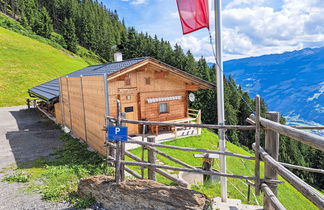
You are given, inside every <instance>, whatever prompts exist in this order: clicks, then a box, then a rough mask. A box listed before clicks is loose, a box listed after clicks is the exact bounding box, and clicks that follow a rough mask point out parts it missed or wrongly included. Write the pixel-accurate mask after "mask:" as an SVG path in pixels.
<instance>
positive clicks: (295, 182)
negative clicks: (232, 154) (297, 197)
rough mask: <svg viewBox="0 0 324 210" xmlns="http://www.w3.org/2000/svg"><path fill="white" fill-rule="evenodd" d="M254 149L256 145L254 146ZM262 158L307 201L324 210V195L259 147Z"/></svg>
mask: <svg viewBox="0 0 324 210" xmlns="http://www.w3.org/2000/svg"><path fill="white" fill-rule="evenodd" d="M253 149H256V145H255V144H253ZM259 151H260V156H261V158H262V160H263V161H264V162H266V163H267V164H269V165H270V167H272V169H273V170H276V171H277V172H278V173H279V174H280V175H281V176H282V177H283V178H284V179H285V180H287V181H288V182H289V183H290V184H291V185H292V186H294V187H295V188H296V189H297V190H298V191H299V192H301V193H302V194H303V195H304V196H305V197H306V198H307V199H309V200H310V201H311V202H313V203H314V204H315V205H316V206H317V207H319V208H324V195H323V194H321V193H320V192H318V191H317V190H315V189H314V188H313V187H311V186H310V185H308V184H307V183H306V182H304V181H303V180H301V179H300V178H299V177H298V176H296V175H295V174H293V173H292V172H291V171H289V170H288V169H286V168H285V167H284V166H282V165H281V164H280V163H279V162H278V161H276V160H275V159H273V158H272V157H271V156H270V155H269V154H268V153H267V152H265V151H264V149H263V148H262V147H259Z"/></svg>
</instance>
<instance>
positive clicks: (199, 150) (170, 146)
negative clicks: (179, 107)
mask: <svg viewBox="0 0 324 210" xmlns="http://www.w3.org/2000/svg"><path fill="white" fill-rule="evenodd" d="M127 143H130V144H139V145H147V146H154V147H163V148H169V149H177V150H182V151H190V152H204V153H210V154H220V155H227V156H233V157H238V158H244V159H248V160H254V159H255V157H251V156H247V155H241V154H236V153H232V152H220V151H215V150H208V149H196V148H188V147H178V146H172V145H165V144H156V143H150V142H143V141H138V140H128V141H127Z"/></svg>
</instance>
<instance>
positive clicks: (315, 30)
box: [103, 0, 324, 61]
mask: <svg viewBox="0 0 324 210" xmlns="http://www.w3.org/2000/svg"><path fill="white" fill-rule="evenodd" d="M209 2H210V10H212V11H211V12H210V16H211V17H210V20H211V21H210V22H211V29H213V27H214V24H213V23H214V20H213V4H212V2H213V1H212V0H209ZM222 2H223V9H222V10H223V11H222V17H223V30H222V39H223V49H224V55H223V57H224V60H229V59H235V58H242V57H250V56H258V55H263V54H271V53H281V52H285V51H293V50H299V49H302V48H305V47H321V46H324V24H323V20H324V1H323V0H223V1H222ZM103 3H105V4H106V5H107V7H108V8H110V9H111V10H117V12H118V14H119V16H120V18H124V20H125V23H126V25H127V26H133V27H135V28H136V30H138V31H142V32H148V33H149V34H151V35H154V34H156V35H158V37H159V38H163V39H165V40H168V41H170V42H171V44H172V45H175V44H176V43H178V44H180V45H181V46H182V48H183V49H184V50H191V51H192V53H193V54H194V56H195V57H196V58H198V57H200V56H204V57H206V59H207V60H209V61H212V60H213V57H212V50H211V46H210V44H209V39H208V32H207V30H206V29H202V30H200V31H197V32H194V33H191V34H188V35H182V31H181V25H180V21H179V16H178V12H177V7H176V0H103Z"/></svg>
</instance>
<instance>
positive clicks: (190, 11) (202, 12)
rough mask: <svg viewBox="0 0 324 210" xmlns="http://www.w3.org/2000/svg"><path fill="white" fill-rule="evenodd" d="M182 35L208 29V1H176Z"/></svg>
mask: <svg viewBox="0 0 324 210" xmlns="http://www.w3.org/2000/svg"><path fill="white" fill-rule="evenodd" d="M177 5H178V11H179V16H180V21H181V25H182V31H183V34H188V33H191V32H194V31H197V30H199V29H202V28H208V29H209V9H208V0H177Z"/></svg>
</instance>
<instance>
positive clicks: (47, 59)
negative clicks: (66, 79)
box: [0, 27, 89, 107]
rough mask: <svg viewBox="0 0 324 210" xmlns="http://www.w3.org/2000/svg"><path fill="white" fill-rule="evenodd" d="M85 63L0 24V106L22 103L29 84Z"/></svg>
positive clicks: (47, 78)
mask: <svg viewBox="0 0 324 210" xmlns="http://www.w3.org/2000/svg"><path fill="white" fill-rule="evenodd" d="M88 65H89V64H87V63H86V62H85V61H84V60H83V59H81V58H80V57H78V56H75V55H72V54H68V53H67V52H66V51H63V50H59V49H56V48H53V47H51V46H50V45H48V44H45V43H42V42H40V41H37V40H35V39H32V38H29V37H27V36H23V35H20V34H18V33H15V32H12V31H10V30H7V29H5V28H2V27H0V78H1V79H0V107H3V106H14V105H21V104H24V103H25V101H26V98H27V97H29V96H28V94H27V89H28V88H32V87H34V86H36V85H39V84H41V83H44V82H47V81H50V80H52V79H55V78H57V77H59V76H63V75H65V74H67V73H70V72H72V71H75V70H78V69H81V68H83V67H86V66H88Z"/></svg>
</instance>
